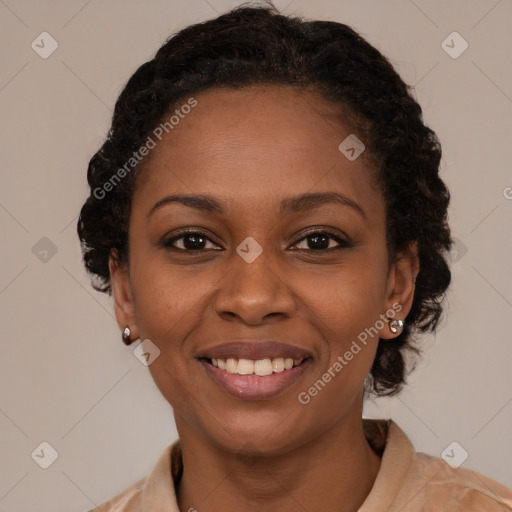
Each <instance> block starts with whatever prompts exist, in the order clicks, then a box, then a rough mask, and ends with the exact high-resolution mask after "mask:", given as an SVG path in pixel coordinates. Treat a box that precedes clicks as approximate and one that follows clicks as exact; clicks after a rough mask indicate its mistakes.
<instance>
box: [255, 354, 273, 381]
mask: <svg viewBox="0 0 512 512" xmlns="http://www.w3.org/2000/svg"><path fill="white" fill-rule="evenodd" d="M254 373H255V374H256V375H259V376H260V377H265V376H266V375H272V374H273V373H274V371H273V370H272V361H271V360H270V359H268V358H267V359H260V360H258V361H256V362H255V363H254Z"/></svg>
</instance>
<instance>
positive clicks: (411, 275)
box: [379, 242, 420, 339]
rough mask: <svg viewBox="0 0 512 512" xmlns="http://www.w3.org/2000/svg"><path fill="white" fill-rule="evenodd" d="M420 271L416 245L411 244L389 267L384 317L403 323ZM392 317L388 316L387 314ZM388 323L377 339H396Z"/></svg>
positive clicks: (409, 307) (409, 308)
mask: <svg viewBox="0 0 512 512" xmlns="http://www.w3.org/2000/svg"><path fill="white" fill-rule="evenodd" d="M419 269H420V263H419V258H418V244H417V243H416V242H413V243H411V244H410V245H409V246H408V247H407V248H406V249H405V250H403V251H402V252H400V253H398V254H397V255H396V258H395V261H394V262H393V263H392V264H391V265H390V269H389V274H388V284H387V290H386V302H385V307H386V311H387V313H386V311H385V312H383V314H384V315H385V316H387V317H388V318H390V320H389V322H391V320H392V319H393V318H394V319H396V320H402V321H405V318H406V316H407V315H408V314H409V311H410V310H411V307H412V303H413V300H414V290H415V282H416V276H417V275H418V272H419ZM390 311H391V312H393V313H394V315H390V314H389V312H390ZM389 322H386V325H385V326H384V327H383V328H382V329H381V330H380V331H381V332H380V333H379V337H380V338H383V339H391V338H396V336H398V334H399V333H398V334H395V333H393V332H391V330H390V328H389Z"/></svg>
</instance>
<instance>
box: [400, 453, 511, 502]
mask: <svg viewBox="0 0 512 512" xmlns="http://www.w3.org/2000/svg"><path fill="white" fill-rule="evenodd" d="M397 502H398V503H399V504H400V510H402V511H403V512H406V511H418V510H421V511H430V510H437V509H440V508H441V509H443V510H450V511H453V512H470V511H480V510H485V511H486V512H512V490H511V489H509V488H507V487H505V486H504V485H503V484H501V483H499V482H497V481H495V480H493V479H491V478H489V477H487V476H485V475H483V474H481V473H478V472H477V471H473V470H470V469H467V468H462V467H459V468H453V467H451V466H450V465H449V464H448V463H446V462H445V461H444V460H443V459H440V458H438V457H433V456H431V455H427V454H425V453H416V455H415V457H414V460H413V463H412V464H411V466H410V468H409V474H408V476H407V478H406V479H405V481H404V486H403V488H402V489H401V492H400V493H399V495H398V496H397Z"/></svg>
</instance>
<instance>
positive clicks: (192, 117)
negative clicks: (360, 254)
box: [137, 86, 376, 201]
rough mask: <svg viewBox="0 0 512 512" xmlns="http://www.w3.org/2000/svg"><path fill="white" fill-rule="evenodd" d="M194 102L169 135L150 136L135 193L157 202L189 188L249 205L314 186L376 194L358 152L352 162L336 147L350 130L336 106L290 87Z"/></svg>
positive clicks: (211, 94)
mask: <svg viewBox="0 0 512 512" xmlns="http://www.w3.org/2000/svg"><path fill="white" fill-rule="evenodd" d="M188 99H189V98H184V99H183V100H182V102H178V104H177V105H176V106H175V107H173V111H172V112H171V113H170V114H169V116H167V117H166V118H165V119H164V120H167V118H168V117H170V116H171V115H172V114H173V113H174V112H176V110H180V105H181V104H182V103H183V104H186V103H187V100H188ZM194 99H195V100H196V101H197V104H196V106H195V107H194V108H192V109H190V111H189V109H185V110H186V111H187V112H188V113H186V114H185V113H184V112H181V115H180V117H179V122H178V123H177V124H173V127H172V129H169V133H166V132H165V131H164V132H163V134H162V136H161V140H158V139H157V138H156V137H154V136H153V138H154V139H155V142H156V146H155V148H154V149H153V150H152V151H151V153H150V154H149V158H148V161H147V163H146V165H145V167H144V170H143V172H142V176H141V179H140V181H139V184H138V187H137V194H139V193H140V194H144V195H146V196H147V195H151V196H152V199H155V200H157V199H158V197H157V196H158V195H161V194H162V193H164V192H167V193H171V192H173V191H176V190H178V191H182V192H187V193H190V192H191V191H192V190H193V191H194V192H197V193H218V195H219V196H223V197H231V196H234V195H236V196H237V197H240V198H241V197H242V196H243V197H245V198H246V199H250V198H252V199H253V200H254V201H256V200H257V199H260V200H262V198H263V197H264V196H265V195H269V196H270V195H271V196H275V195H276V194H277V195H281V196H285V195H286V196H289V195H291V192H295V193H303V192H308V191H314V189H317V188H318V189H322V190H326V189H328V190H333V189H334V190H336V189H338V190H340V191H342V192H344V193H351V194H353V195H357V196H359V197H360V198H361V197H364V196H367V195H368V194H372V193H373V194H375V192H376V191H375V187H374V183H373V179H372V171H371V168H370V166H369V164H368V163H367V159H366V157H365V155H364V153H363V154H362V155H361V156H360V157H358V158H357V159H356V160H353V161H350V160H349V159H348V158H347V157H346V156H345V155H344V154H343V153H342V152H341V151H340V150H339V145H340V143H341V142H342V141H343V140H345V139H346V138H347V137H348V136H349V135H351V130H350V127H349V126H348V125H347V124H346V123H344V122H343V118H342V109H341V108H339V107H338V106H335V105H333V104H331V103H328V102H327V101H324V100H322V99H320V98H319V97H318V96H317V95H314V94H312V93H310V92H306V91H300V90H297V89H295V88H292V87H289V86H272V87H270V86H258V87H251V88H248V87H246V88H243V89H214V90H209V91H205V92H202V93H200V94H197V95H194ZM178 113H180V112H178ZM178 113H177V114H178ZM177 120H178V117H176V118H175V119H174V121H175V122H176V121H177Z"/></svg>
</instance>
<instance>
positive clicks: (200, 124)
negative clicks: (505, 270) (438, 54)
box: [78, 7, 512, 512]
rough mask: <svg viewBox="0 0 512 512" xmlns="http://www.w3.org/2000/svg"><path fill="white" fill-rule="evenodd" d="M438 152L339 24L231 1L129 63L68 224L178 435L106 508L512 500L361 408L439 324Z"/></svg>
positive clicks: (442, 215)
mask: <svg viewBox="0 0 512 512" xmlns="http://www.w3.org/2000/svg"><path fill="white" fill-rule="evenodd" d="M440 159H441V148H440V144H439V141H438V139H437V137H436V135H435V133H434V132H433V131H432V130H431V129H429V128H428V127H426V126H425V125H424V124H423V121H422V111H421V108H420V106H419V105H418V104H417V102H416V101H415V100H414V99H413V98H412V96H411V95H410V93H409V90H408V88H407V86H406V85H405V84H404V83H403V81H402V80H401V79H400V77H399V76H398V74H397V73H396V72H395V71H394V70H393V68H392V66H391V65H390V63H389V62H388V60H387V59H386V58H385V57H383V56H382V55H381V54H380V53H379V52H378V51H377V50H376V49H375V48H373V47H372V46H370V45H369V44H368V43H367V42H366V41H365V40H363V39H362V38H361V37H360V36H358V35H357V34H356V33H355V32H354V31H353V30H352V29H351V28H349V27H348V26H346V25H342V24H339V23H333V22H320V21H313V22H306V21H303V20H300V19H296V18H291V17H285V16H282V15H280V14H279V13H278V12H277V11H275V10H274V9H273V8H250V7H244V8H239V9H235V10H233V11H232V12H230V13H228V14H226V15H223V16H220V17H219V18H217V19H214V20H211V21H207V22H205V23H202V24H199V25H194V26H191V27H188V28H186V29H184V30H182V31H181V32H179V33H178V34H177V35H175V36H174V37H172V38H171V39H170V40H169V41H167V42H166V43H165V44H164V45H163V46H162V48H160V50H159V51H158V52H157V54H156V56H155V58H154V59H153V60H151V61H149V62H147V63H145V64H143V65H142V66H141V67H140V68H139V69H138V70H137V72H136V73H135V74H134V75H133V76H132V77H131V78H130V80H129V81H128V83H127V85H126V87H125V89H124V90H123V92H122V93H121V95H120V97H119V99H118V101H117V103H116V107H115V112H114V117H113V120H112V128H111V130H110V132H109V135H108V138H107V140H106V141H105V143H104V144H103V146H102V147H101V148H100V150H99V151H98V152H97V153H96V155H94V157H93V158H92V159H91V161H90V164H89V170H88V181H89V185H90V188H91V195H90V197H89V198H88V199H87V201H86V203H85V204H84V206H83V208H82V211H81V215H80V219H79V222H78V233H79V236H80V240H81V243H82V248H83V255H84V262H85V265H86V268H87V270H88V271H89V272H90V273H91V274H92V275H93V276H95V277H96V278H97V279H98V281H97V282H96V284H95V287H96V289H98V290H101V291H103V292H108V293H112V294H113V298H114V304H115V312H116V318H117V321H118V323H119V326H120V328H121V331H122V339H123V341H124V342H125V343H126V344H130V343H132V342H133V341H134V340H136V339H139V338H140V339H141V340H142V344H141V346H140V347H141V348H140V351H139V353H140V355H141V357H143V358H144V360H145V361H146V364H147V365H148V367H149V370H150V372H151V375H152V377H153V379H154V381H155V383H156V385H157V386H158V388H159V389H160V391H161V392H162V394H163V396H164V397H165V398H166V400H167V401H168V402H169V404H170V405H171V406H172V408H173V410H174V415H175V421H176V427H177V431H178V434H179V441H177V442H175V443H173V444H172V445H171V446H169V447H168V448H167V449H166V450H165V451H164V452H163V454H162V455H161V457H160V459H159V460H158V461H157V463H156V465H155V467H154V469H153V471H152V472H151V474H150V475H148V476H147V477H145V478H143V479H141V480H140V481H139V482H137V483H135V484H134V485H132V486H131V487H130V488H129V489H127V490H125V491H123V492H122V493H120V494H119V495H118V496H116V497H115V498H113V499H111V500H109V501H108V502H107V503H104V504H103V505H102V506H101V507H100V510H102V511H104V512H106V511H114V510H115V511H144V512H156V511H164V510H165V511H178V510H181V511H194V510H197V511H198V512H206V511H220V510H222V511H226V510H227V511H234V510H243V511H256V510H271V509H272V510H280V511H292V510H293V511H295V510H308V511H311V512H312V511H320V510H322V511H324V510H329V511H330V510H333V511H334V510H336V511H347V512H348V511H356V510H360V511H361V512H370V511H372V512H373V511H398V510H401V511H404V512H405V511H420V510H425V511H426V510H433V509H436V510H461V511H462V510H464V511H468V510H486V511H494V510H496V511H498V510H500V511H503V510H512V492H511V491H510V490H509V489H507V488H505V487H504V486H503V485H501V484H499V483H498V482H495V481H493V480H491V479H489V478H487V477H485V476H483V475H481V474H479V473H476V472H474V471H470V470H467V469H464V468H460V467H459V468H455V467H452V466H450V465H449V464H447V463H446V462H445V461H444V460H442V459H439V458H435V457H431V456H428V455H425V454H421V453H416V452H415V450H414V448H413V447H412V445H411V443H410V441H409V440H408V438H407V436H406V435H405V433H404V432H402V430H401V429H400V428H399V427H398V426H397V425H396V424H395V423H394V422H393V421H392V420H367V419H364V420H363V419H362V407H363V400H364V398H365V396H366V395H367V394H369V393H373V394H375V395H381V396H382V395H392V394H396V393H397V392H398V391H399V390H400V389H401V387H402V385H403V384H404V382H405V376H406V373H407V368H408V365H407V363H408V361H412V359H411V357H410V356H413V355H414V354H415V353H418V349H417V348H416V347H415V345H414V340H413V336H414V335H415V334H417V333H421V332H425V331H429V330H430V331H433V330H435V328H436V325H437V323H438V321H439V319H440V315H441V312H442V300H443V297H444V293H445V291H446V289H447V287H448V285H449V282H450V271H449V269H448V266H447V263H446V259H445V256H446V253H447V251H448V250H449V249H450V245H451V238H450V232H449V228H448V225H447V222H446V219H447V207H448V203H449V193H448V191H447V189H446V187H445V185H444V183H443V182H442V180H441V179H440V177H439V162H440Z"/></svg>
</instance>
